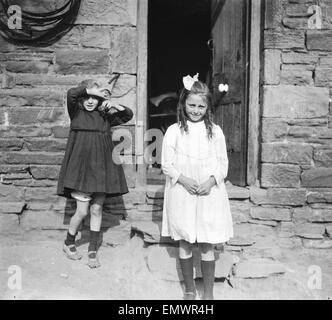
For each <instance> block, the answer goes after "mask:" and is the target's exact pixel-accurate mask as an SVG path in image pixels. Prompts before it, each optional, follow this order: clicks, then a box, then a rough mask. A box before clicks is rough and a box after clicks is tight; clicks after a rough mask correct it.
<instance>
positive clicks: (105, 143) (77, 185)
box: [57, 87, 133, 198]
mask: <svg viewBox="0 0 332 320" xmlns="http://www.w3.org/2000/svg"><path fill="white" fill-rule="evenodd" d="M84 94H86V89H85V87H78V88H72V89H70V90H68V93H67V108H68V113H69V116H70V119H71V124H70V133H69V137H68V142H67V147H66V152H65V156H64V159H63V162H62V166H61V170H60V174H59V180H58V187H57V194H58V195H59V196H64V197H67V198H70V197H71V195H70V193H71V192H72V191H73V190H75V191H81V192H86V193H95V192H102V193H106V196H119V195H122V194H125V193H128V187H127V183H126V179H125V175H124V172H123V168H122V166H121V164H119V163H118V162H117V161H114V160H113V158H112V151H113V148H114V144H113V141H112V133H111V127H113V126H117V125H120V124H123V123H125V122H128V121H129V120H130V119H131V118H132V117H133V112H132V111H131V110H130V109H129V108H127V107H124V106H123V107H124V108H125V110H123V111H119V112H116V113H114V114H112V115H110V114H109V115H105V116H103V115H102V114H101V113H100V112H99V111H98V110H97V109H95V110H94V111H87V110H85V109H84V108H82V107H79V105H78V99H79V97H80V96H82V95H84Z"/></svg>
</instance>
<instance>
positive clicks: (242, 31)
mask: <svg viewBox="0 0 332 320" xmlns="http://www.w3.org/2000/svg"><path fill="white" fill-rule="evenodd" d="M249 8H250V1H248V0H212V5H211V26H212V31H211V35H212V40H213V61H212V88H213V101H214V109H215V122H216V123H217V124H219V125H220V126H221V128H222V130H223V132H224V134H225V137H226V143H227V154H228V159H229V170H228V180H230V181H231V182H232V183H233V184H235V185H238V186H245V185H246V172H247V127H248V124H247V123H248V120H247V117H248V116H247V109H248V102H247V96H248V94H247V91H248V72H249V49H248V48H249V30H250V28H249V26H250V24H249V22H250V19H249V14H250V10H249ZM220 83H224V84H225V83H227V84H228V85H229V92H228V93H227V94H222V93H220V92H219V91H218V86H219V84H220Z"/></svg>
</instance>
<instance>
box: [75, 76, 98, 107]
mask: <svg viewBox="0 0 332 320" xmlns="http://www.w3.org/2000/svg"><path fill="white" fill-rule="evenodd" d="M79 87H84V88H86V89H91V88H100V84H99V83H98V81H96V80H94V79H85V80H83V81H81V82H80V83H79ZM88 98H89V95H88V94H86V95H83V96H81V97H79V98H78V106H79V108H80V109H83V102H84V100H86V99H88ZM96 98H97V99H98V105H97V107H99V106H100V105H101V103H102V101H103V99H102V98H100V97H96Z"/></svg>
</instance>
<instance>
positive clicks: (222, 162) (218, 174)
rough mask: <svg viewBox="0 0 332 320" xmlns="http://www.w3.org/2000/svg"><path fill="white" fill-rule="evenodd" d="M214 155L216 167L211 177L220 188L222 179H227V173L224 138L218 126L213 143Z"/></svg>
mask: <svg viewBox="0 0 332 320" xmlns="http://www.w3.org/2000/svg"><path fill="white" fill-rule="evenodd" d="M214 143H215V148H216V154H217V166H216V168H215V169H214V170H213V171H212V174H211V175H212V176H214V178H215V179H216V182H217V186H220V185H221V184H222V183H223V182H224V179H225V178H226V177H227V172H228V157H227V148H226V140H225V136H224V134H223V132H222V130H221V128H220V127H219V126H218V132H217V138H216V139H215V141H214Z"/></svg>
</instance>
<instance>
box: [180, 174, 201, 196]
mask: <svg viewBox="0 0 332 320" xmlns="http://www.w3.org/2000/svg"><path fill="white" fill-rule="evenodd" d="M178 182H179V183H180V184H181V185H182V186H183V187H184V188H185V189H186V190H187V191H188V192H189V193H190V194H196V191H197V188H198V183H197V182H196V180H194V179H191V178H188V177H186V176H184V175H182V174H181V175H180V177H179V180H178Z"/></svg>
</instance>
